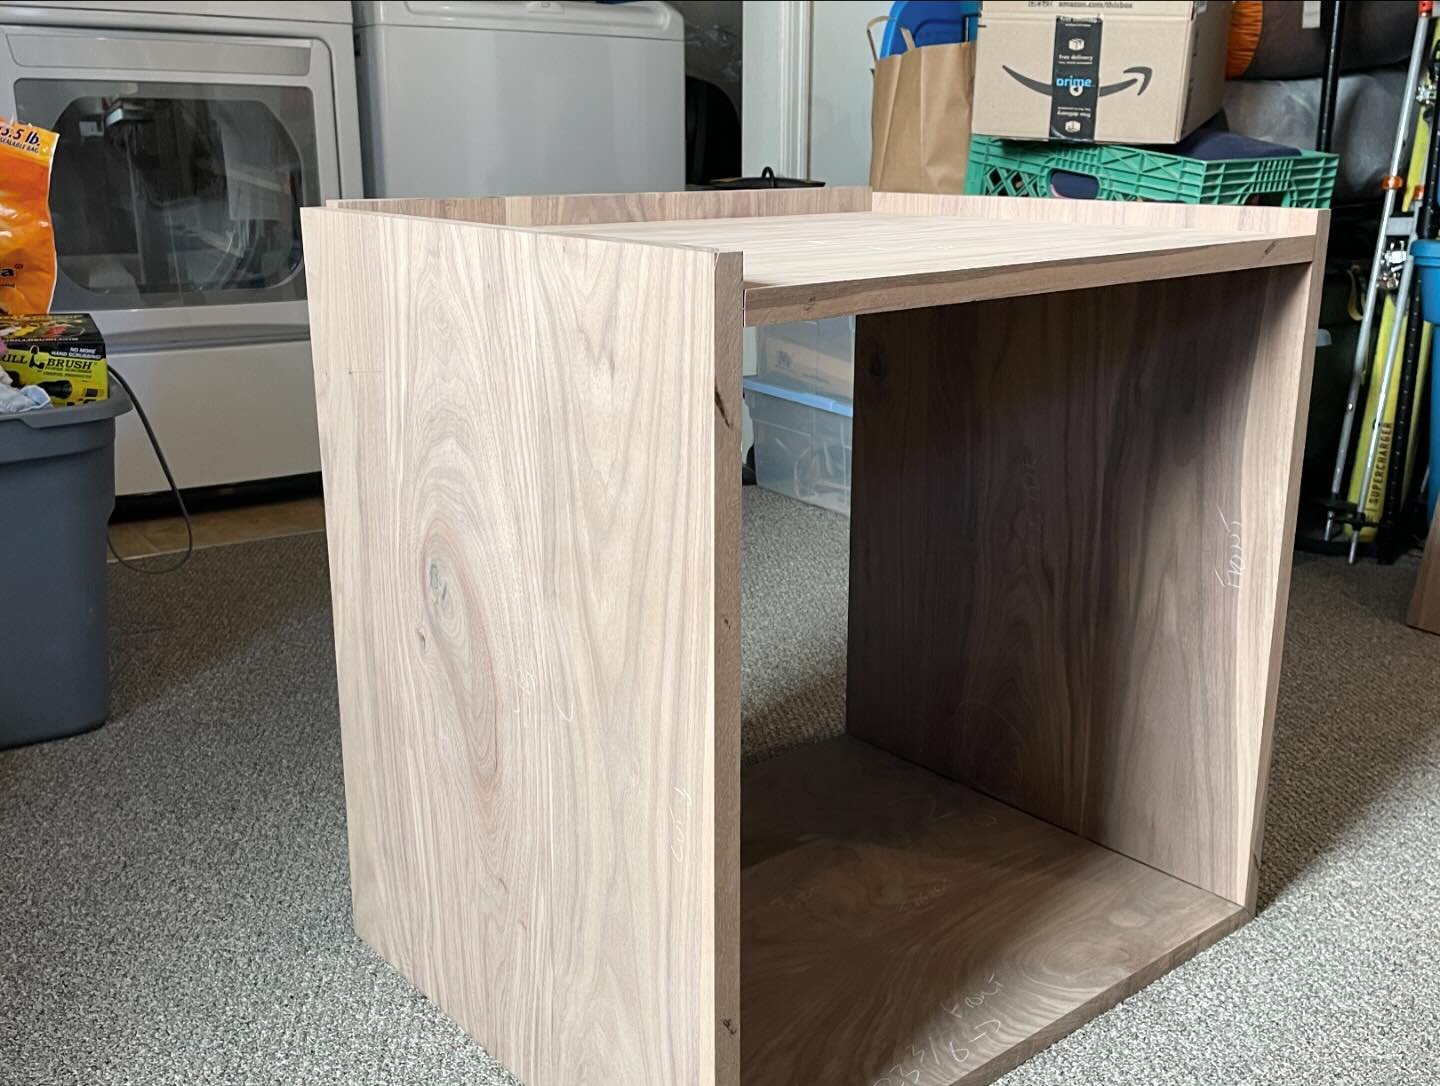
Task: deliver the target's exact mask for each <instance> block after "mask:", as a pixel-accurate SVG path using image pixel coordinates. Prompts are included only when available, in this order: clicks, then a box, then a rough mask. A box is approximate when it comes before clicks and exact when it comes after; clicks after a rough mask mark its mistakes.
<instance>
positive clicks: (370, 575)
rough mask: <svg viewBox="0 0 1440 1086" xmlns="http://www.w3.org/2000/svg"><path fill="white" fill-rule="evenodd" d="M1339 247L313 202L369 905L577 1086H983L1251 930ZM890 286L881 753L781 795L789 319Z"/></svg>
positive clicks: (881, 489)
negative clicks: (747, 637) (762, 375)
mask: <svg viewBox="0 0 1440 1086" xmlns="http://www.w3.org/2000/svg"><path fill="white" fill-rule="evenodd" d="M1326 222H1327V219H1326V215H1325V213H1324V212H1315V211H1301V210H1288V209H1279V208H1260V207H1244V208H1240V207H1234V208H1232V207H1189V206H1182V205H1159V204H1150V205H1142V204H1096V203H1083V202H1066V201H1027V200H1007V199H1003V198H991V197H959V196H956V197H948V196H915V195H899V194H889V193H873V194H872V193H871V192H870V191H869V190H866V189H825V190H791V191H769V192H737V193H712V192H697V193H662V194H651V195H636V196H597V197H509V198H495V199H476V200H454V201H444V200H410V201H406V200H390V201H354V202H339V203H336V204H333V205H332V206H331V207H329V208H327V209H323V210H313V211H307V212H306V213H305V246H306V255H307V260H308V264H309V282H310V299H311V300H310V310H311V324H312V329H313V337H314V355H315V370H316V382H317V390H318V399H319V411H320V426H321V434H322V445H323V455H324V474H325V491H326V516H327V526H328V531H329V546H330V557H331V576H332V581H333V589H334V601H335V635H336V654H337V663H338V669H339V692H340V710H341V719H342V724H343V741H344V756H345V786H346V797H347V805H348V812H349V830H350V848H351V870H352V879H353V891H354V893H353V896H354V914H355V927H356V930H357V931H358V932H359V933H360V934H361V935H362V936H363V937H364V938H365V939H366V940H367V941H368V942H369V943H371V944H372V945H373V946H374V947H375V948H376V949H377V950H378V951H379V953H380V954H382V955H383V956H384V957H385V958H386V960H387V961H389V962H391V963H392V964H393V965H394V966H395V967H396V968H397V969H399V970H400V971H401V972H403V973H404V974H405V975H406V976H407V977H409V978H410V979H411V980H412V981H413V982H414V983H415V985H416V986H417V987H418V988H419V989H420V990H421V991H422V992H424V993H425V994H426V995H428V996H429V997H430V998H431V999H433V1000H434V1001H435V1002H436V1003H437V1004H439V1006H441V1007H442V1008H444V1009H445V1010H446V1011H447V1012H448V1013H449V1014H450V1015H452V1016H453V1017H454V1018H455V1019H456V1021H458V1022H459V1023H460V1024H461V1025H462V1026H464V1028H465V1029H466V1030H467V1031H469V1032H470V1033H471V1034H472V1035H473V1036H474V1037H475V1038H476V1039H478V1040H479V1041H481V1042H483V1043H484V1044H485V1045H486V1046H487V1047H488V1048H489V1049H490V1050H491V1051H492V1052H493V1053H494V1054H495V1056H496V1057H497V1058H499V1059H500V1060H501V1061H503V1062H504V1063H505V1064H507V1065H508V1066H509V1067H511V1068H513V1069H514V1070H515V1071H516V1073H518V1074H519V1075H520V1076H521V1078H522V1079H523V1080H524V1081H525V1082H526V1083H527V1084H528V1086H577V1084H594V1086H620V1084H624V1086H709V1084H711V1083H716V1084H720V1086H734V1084H736V1083H741V1082H743V1083H745V1084H747V1086H791V1084H806V1086H808V1084H826V1086H830V1084H836V1086H905V1084H911V1086H942V1084H945V1086H948V1084H950V1083H958V1082H964V1083H978V1082H987V1081H989V1080H991V1079H993V1078H995V1077H997V1076H998V1075H999V1074H1001V1073H1003V1072H1004V1071H1005V1070H1007V1069H1009V1068H1011V1067H1013V1066H1014V1065H1016V1064H1017V1063H1019V1062H1020V1061H1021V1060H1023V1059H1024V1058H1025V1057H1026V1056H1027V1055H1029V1054H1030V1053H1032V1052H1034V1051H1035V1050H1036V1049H1037V1048H1040V1047H1042V1046H1044V1045H1045V1044H1047V1043H1049V1042H1051V1041H1053V1040H1055V1039H1056V1038H1058V1037H1060V1036H1062V1035H1063V1034H1065V1033H1066V1032H1068V1031H1070V1030H1072V1029H1074V1028H1075V1027H1076V1026H1078V1025H1080V1024H1081V1023H1082V1022H1084V1021H1086V1020H1087V1019H1089V1018H1091V1017H1093V1016H1095V1015H1096V1014H1098V1013H1100V1012H1101V1011H1102V1010H1104V1009H1105V1008H1106V1007H1108V1006H1111V1005H1113V1004H1114V1003H1115V1002H1116V1001H1118V1000H1120V999H1122V998H1123V997H1125V996H1126V995H1128V994H1129V993H1131V992H1133V991H1135V990H1136V989H1137V988H1139V987H1141V986H1142V985H1144V984H1146V983H1147V982H1149V981H1150V980H1152V979H1153V978H1155V977H1156V976H1158V975H1160V974H1161V973H1163V972H1165V971H1166V970H1167V969H1169V968H1171V967H1172V966H1174V965H1175V964H1176V963H1177V962H1179V961H1181V960H1183V959H1185V958H1187V957H1189V956H1190V955H1192V954H1194V953H1196V952H1197V951H1198V950H1200V949H1202V948H1203V947H1205V946H1206V945H1208V944H1210V943H1212V942H1214V941H1215V940H1216V939H1218V938H1220V937H1222V936H1223V935H1224V934H1225V933H1226V932H1228V931H1230V930H1232V929H1233V928H1235V927H1236V926H1237V925H1238V924H1240V923H1241V922H1242V921H1243V920H1244V919H1245V918H1246V917H1247V915H1248V910H1250V909H1251V908H1253V905H1254V896H1255V882H1256V871H1257V866H1258V863H1259V837H1260V829H1261V825H1262V822H1263V806H1264V782H1265V775H1266V769H1267V763H1268V759H1269V747H1270V726H1271V719H1272V716H1273V712H1274V704H1275V692H1276V682H1277V677H1278V669H1279V653H1280V646H1281V637H1282V633H1283V624H1284V615H1285V597H1286V590H1287V586H1288V582H1289V570H1290V549H1291V541H1292V536H1291V532H1292V522H1293V517H1294V511H1295V501H1296V485H1297V479H1298V465H1299V459H1300V451H1301V443H1302V425H1303V424H1302V422H1301V421H1300V420H1302V419H1303V417H1304V415H1303V411H1304V408H1305V406H1306V403H1307V399H1308V390H1309V382H1310V365H1311V355H1312V350H1313V329H1314V327H1315V318H1316V300H1317V297H1318V292H1319V286H1320V268H1321V260H1322V257H1323V250H1324V242H1325V229H1326ZM847 313H855V314H859V315H860V316H859V319H858V322H857V332H856V340H857V342H856V352H855V365H856V388H855V460H854V490H853V501H852V521H851V539H852V543H851V547H852V560H851V572H850V576H851V585H850V628H849V667H848V676H849V678H848V684H849V686H848V691H847V703H848V712H847V721H846V727H847V732H848V735H847V736H846V737H845V738H843V739H840V740H836V741H833V742H830V743H825V744H821V745H818V746H813V747H809V748H804V749H801V750H798V751H795V752H792V753H790V754H787V755H784V756H782V757H779V758H776V759H774V760H772V761H768V762H764V763H761V764H759V765H756V766H755V767H753V768H752V769H748V770H746V771H745V772H744V773H743V774H742V772H741V759H740V675H739V669H740V663H739V661H740V638H741V637H742V636H743V631H742V630H741V629H740V622H739V604H740V599H739V596H740V588H739V545H740V479H739V470H738V465H739V461H740V452H741V450H740V436H739V435H740V427H739V419H740V363H741V359H740V356H741V334H742V328H743V326H744V325H746V324H750V325H761V324H767V323H776V322H784V321H791V320H797V319H803V318H819V317H827V316H834V315H839V314H847Z"/></svg>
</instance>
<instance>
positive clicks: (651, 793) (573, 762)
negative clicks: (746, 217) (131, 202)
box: [305, 210, 740, 1086]
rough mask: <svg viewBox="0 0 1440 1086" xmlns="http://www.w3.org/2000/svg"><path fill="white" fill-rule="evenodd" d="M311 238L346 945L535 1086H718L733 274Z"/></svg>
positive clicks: (541, 246) (732, 760)
mask: <svg viewBox="0 0 1440 1086" xmlns="http://www.w3.org/2000/svg"><path fill="white" fill-rule="evenodd" d="M305 245H306V257H307V262H308V264H309V271H310V281H311V301H310V310H311V326H312V337H313V340H314V353H315V366H316V380H317V392H318V403H319V411H320V417H321V433H322V437H323V455H324V473H325V483H326V515H327V526H328V531H329V537H330V553H331V571H332V583H333V593H334V609H335V629H336V657H337V668H338V673H339V693H340V709H341V720H342V733H343V743H344V755H345V781H346V805H347V811H348V820H349V833H350V846H351V874H352V881H353V901H354V914H355V926H356V930H357V931H358V932H359V933H360V934H361V935H362V936H363V937H364V938H365V939H366V940H367V941H368V942H370V943H371V944H372V945H373V946H374V947H375V948H376V949H377V950H378V951H379V952H380V953H381V954H382V955H383V956H384V957H385V958H386V959H387V960H388V961H390V962H391V963H392V964H394V965H395V966H396V967H397V968H399V969H400V970H401V972H403V973H404V974H405V975H406V976H407V977H409V978H410V979H411V980H412V981H413V982H414V983H415V984H416V985H417V986H418V987H419V988H420V990H421V991H423V992H424V993H425V994H426V995H428V996H429V997H430V998H431V999H433V1000H434V1001H435V1002H436V1003H437V1004H439V1006H441V1007H442V1008H443V1009H444V1010H445V1011H446V1012H447V1013H449V1014H450V1015H451V1016H452V1017H454V1018H455V1019H456V1021H458V1022H459V1023H460V1024H461V1025H462V1026H464V1027H465V1028H466V1029H467V1030H468V1031H469V1032H470V1033H472V1034H473V1035H474V1036H475V1037H477V1038H478V1039H480V1040H482V1041H483V1042H484V1043H485V1044H486V1045H487V1046H489V1047H490V1049H491V1051H492V1052H493V1053H494V1054H495V1055H496V1057H497V1058H499V1059H500V1060H502V1061H503V1062H504V1063H505V1064H506V1065H508V1066H509V1067H511V1068H513V1069H514V1070H515V1071H516V1072H517V1073H518V1074H519V1075H520V1076H521V1077H522V1078H523V1079H524V1081H525V1082H526V1083H528V1084H529V1086H577V1084H591V1086H601V1084H604V1086H609V1084H612V1083H617V1082H625V1083H633V1084H636V1086H662V1084H671V1083H679V1082H685V1083H707V1084H708V1083H710V1082H712V1081H713V1082H719V1083H721V1084H722V1086H731V1084H734V1083H735V1082H736V1081H737V1078H736V1067H737V1064H736V1053H735V1051H734V1049H737V1048H738V1043H739V1042H738V1038H737V1037H736V1034H735V1031H734V1028H733V1027H734V1024H735V1021H736V1020H737V1010H738V1008H737V1006H736V1004H737V999H738V978H737V977H736V975H735V968H736V966H735V961H734V958H735V951H734V947H735V945H736V944H737V942H738V935H737V931H738V917H739V913H738V903H737V901H736V894H737V881H738V877H737V875H736V873H735V871H734V870H733V869H734V867H735V860H734V857H735V855H736V853H737V850H738V843H737V842H738V826H737V824H736V817H735V812H736V810H737V808H738V804H739V797H738V795H737V794H736V789H737V788H738V784H739V774H738V758H739V753H738V748H739V739H738V705H737V701H738V697H737V690H738V665H737V663H736V661H737V660H738V642H737V641H736V638H738V623H737V621H736V612H737V610H738V606H737V596H738V591H739V590H738V585H737V578H736V569H737V562H736V558H735V552H736V551H738V537H737V534H736V533H737V531H738V528H737V525H736V508H735V506H736V504H737V500H738V499H737V497H736V496H735V495H734V494H732V493H730V489H729V488H728V487H727V486H726V485H717V480H721V479H722V476H721V474H720V465H721V464H722V463H723V464H724V465H725V467H726V469H727V470H728V471H729V472H730V473H731V474H733V465H734V463H735V461H736V460H737V459H738V453H739V450H738V437H737V436H736V427H735V412H736V410H737V408H738V387H737V386H738V374H739V368H740V346H739V336H740V314H739V290H740V269H739V262H738V259H737V258H735V257H730V256H717V255H716V254H714V253H706V252H697V251H687V250H682V249H664V248H659V247H655V246H636V245H628V244H624V243H615V242H605V241H596V240H590V239H581V238H565V237H554V236H549V235H543V234H537V233H532V232H524V231H514V230H505V229H500V228H493V227H487V226H479V225H473V224H457V223H445V222H438V221H433V220H426V219H417V218H402V217H397V216H384V215H363V214H357V213H354V212H349V211H344V210H324V211H308V212H306V213H305ZM376 269H383V272H381V273H377V271H376ZM722 672H723V673H722ZM726 1022H728V1023H729V1025H728V1026H726V1025H725V1023H726ZM727 1048H728V1049H729V1050H727Z"/></svg>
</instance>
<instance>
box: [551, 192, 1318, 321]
mask: <svg viewBox="0 0 1440 1086" xmlns="http://www.w3.org/2000/svg"><path fill="white" fill-rule="evenodd" d="M548 229H552V230H556V231H563V232H566V233H582V234H584V235H586V236H593V237H607V238H624V239H626V240H629V241H645V242H650V243H653V244H662V245H686V246H696V247H701V248H709V249H716V250H719V251H722V252H741V253H743V254H744V260H745V323H746V324H748V325H763V324H776V323H782V322H786V321H795V320H809V319H812V318H817V317H828V316H839V315H847V314H851V313H871V312H876V311H891V310H897V309H911V308H916V307H920V306H930V305H948V304H953V303H957V302H967V301H975V300H979V299H986V298H1001V297H1008V296H1012V295H1019V294H1041V293H1047V292H1050V291H1056V290H1074V289H1078V288H1081V287H1085V286H1097V285H1103V284H1109V283H1130V282H1140V281H1148V280H1153V279H1164V278H1171V277H1174V276H1185V275H1202V274H1208V273H1213V272H1222V271H1234V270H1237V269H1244V268H1254V267H1270V266H1275V265H1281V264H1293V263H1297V262H1299V263H1309V262H1310V260H1311V258H1312V256H1313V255H1314V251H1315V239H1314V236H1313V233H1312V234H1311V235H1309V236H1295V235H1291V234H1288V233H1268V234H1250V233H1240V232H1235V231H1230V232H1225V231H1204V230H1194V229H1174V228H1170V227H1159V226H1157V227H1136V226H1129V225H1110V224H1102V225H1096V226H1085V225H1074V224H1069V225H1066V226H1064V227H1063V228H1057V226H1056V225H1055V224H1052V223H1030V222H1008V223H996V222H985V221H982V220H979V219H973V218H960V217H954V216H929V217H921V216H913V215H889V214H879V213H864V214H855V213H848V214H843V215H825V214H815V215H803V216H796V217H794V218H790V219H775V218H727V219H699V220H688V221H683V222H617V223H610V224H608V225H598V226H585V227H581V226H574V225H565V226H558V227H551V228H548Z"/></svg>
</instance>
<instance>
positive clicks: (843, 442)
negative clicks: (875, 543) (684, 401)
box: [745, 374, 855, 516]
mask: <svg viewBox="0 0 1440 1086" xmlns="http://www.w3.org/2000/svg"><path fill="white" fill-rule="evenodd" d="M745 399H746V402H747V403H749V405H750V420H751V423H752V424H753V426H754V428H755V481H756V482H757V483H758V484H759V485H760V486H763V487H765V488H766V489H767V490H774V491H776V492H778V493H780V494H788V495H789V496H790V497H792V498H799V499H800V500H801V501H802V502H809V503H810V504H811V505H818V506H821V507H823V508H825V509H830V510H833V511H834V512H836V513H844V514H845V515H846V516H849V515H850V472H851V467H852V455H853V454H852V449H853V447H854V441H853V437H852V434H853V416H854V410H855V409H854V406H853V405H852V404H851V403H850V402H849V401H848V400H840V399H835V398H833V397H828V396H821V395H817V394H816V393H814V392H809V391H807V390H805V389H804V388H801V387H797V386H796V384H795V383H793V382H788V381H784V380H783V379H780V378H777V377H772V376H771V375H768V374H767V375H766V376H765V377H747V378H745Z"/></svg>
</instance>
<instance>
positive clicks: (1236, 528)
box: [1214, 505, 1245, 589]
mask: <svg viewBox="0 0 1440 1086" xmlns="http://www.w3.org/2000/svg"><path fill="white" fill-rule="evenodd" d="M1215 512H1216V513H1218V514H1219V515H1220V523H1221V524H1222V525H1223V526H1224V529H1225V535H1224V543H1223V547H1224V551H1223V553H1222V555H1221V558H1220V562H1219V564H1218V566H1217V568H1216V569H1215V571H1214V573H1215V579H1216V580H1217V581H1219V582H1220V587H1221V588H1233V589H1239V587H1240V578H1241V576H1242V575H1243V574H1244V573H1245V543H1244V540H1243V539H1242V537H1241V532H1240V527H1241V526H1240V522H1239V521H1238V520H1231V519H1230V518H1229V517H1227V516H1226V515H1225V511H1224V510H1223V509H1221V508H1220V507H1219V506H1218V505H1217V506H1216V507H1215Z"/></svg>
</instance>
